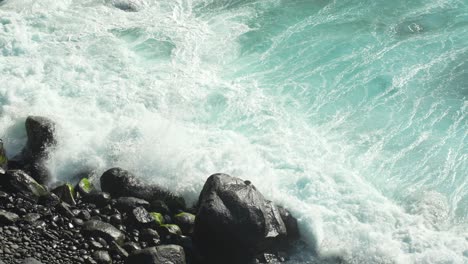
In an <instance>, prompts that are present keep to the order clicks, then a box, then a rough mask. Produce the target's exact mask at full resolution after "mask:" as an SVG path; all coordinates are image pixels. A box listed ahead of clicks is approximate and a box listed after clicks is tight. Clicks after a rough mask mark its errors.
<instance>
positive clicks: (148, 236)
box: [140, 228, 160, 245]
mask: <svg viewBox="0 0 468 264" xmlns="http://www.w3.org/2000/svg"><path fill="white" fill-rule="evenodd" d="M140 238H141V240H142V241H144V242H147V243H149V244H151V245H157V244H159V242H160V240H159V233H158V231H156V230H154V229H151V228H145V229H143V230H141V234H140Z"/></svg>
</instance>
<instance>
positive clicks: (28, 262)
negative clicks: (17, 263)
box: [21, 258, 42, 264]
mask: <svg viewBox="0 0 468 264" xmlns="http://www.w3.org/2000/svg"><path fill="white" fill-rule="evenodd" d="M21 264H42V262H40V261H39V260H37V259H35V258H27V259H25V260H23V262H21Z"/></svg>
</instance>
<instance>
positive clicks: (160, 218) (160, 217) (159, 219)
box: [150, 212, 165, 226]
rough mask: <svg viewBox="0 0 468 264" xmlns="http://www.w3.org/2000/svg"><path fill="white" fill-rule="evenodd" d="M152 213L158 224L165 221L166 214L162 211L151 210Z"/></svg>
mask: <svg viewBox="0 0 468 264" xmlns="http://www.w3.org/2000/svg"><path fill="white" fill-rule="evenodd" d="M150 215H151V216H152V217H153V219H154V221H155V223H156V225H158V226H160V225H163V224H164V223H165V220H164V216H163V215H162V214H160V213H156V212H151V213H150Z"/></svg>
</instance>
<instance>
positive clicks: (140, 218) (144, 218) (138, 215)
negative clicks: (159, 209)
mask: <svg viewBox="0 0 468 264" xmlns="http://www.w3.org/2000/svg"><path fill="white" fill-rule="evenodd" d="M130 216H131V220H132V221H133V222H134V223H135V224H138V225H140V226H143V225H147V224H150V223H152V222H153V221H154V218H153V217H152V216H151V215H150V214H149V213H148V211H146V209H145V208H143V207H137V208H135V209H133V210H132V213H131V215H130Z"/></svg>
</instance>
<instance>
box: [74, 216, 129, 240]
mask: <svg viewBox="0 0 468 264" xmlns="http://www.w3.org/2000/svg"><path fill="white" fill-rule="evenodd" d="M82 231H83V232H84V233H85V234H86V235H89V236H93V237H102V238H104V239H105V240H106V241H107V242H109V243H111V242H112V241H115V242H116V243H117V244H119V245H121V244H122V243H123V242H124V240H125V235H124V234H123V233H122V232H121V231H120V230H118V229H117V228H115V227H114V226H112V225H111V224H108V223H105V222H102V221H99V220H89V221H87V222H85V223H84V225H83V229H82Z"/></svg>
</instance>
